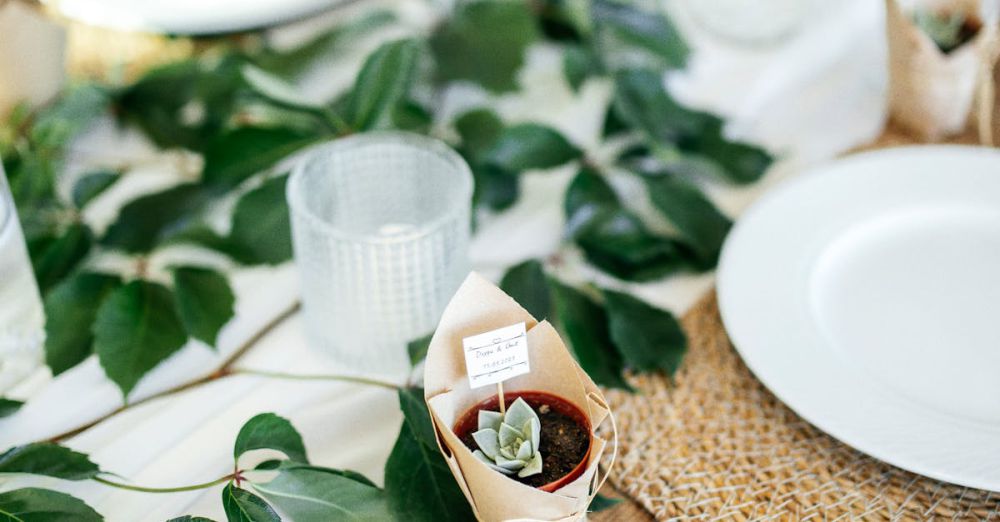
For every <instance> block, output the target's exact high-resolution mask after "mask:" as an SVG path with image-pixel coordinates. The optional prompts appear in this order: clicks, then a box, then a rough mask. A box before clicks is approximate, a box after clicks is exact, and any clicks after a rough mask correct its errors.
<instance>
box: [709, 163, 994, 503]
mask: <svg viewBox="0 0 1000 522" xmlns="http://www.w3.org/2000/svg"><path fill="white" fill-rule="evenodd" d="M718 296H719V308H720V311H721V313H722V319H723V322H724V324H725V326H726V329H727V331H728V333H729V335H730V337H731V339H732V340H733V344H734V345H735V346H736V349H737V350H738V351H739V353H740V355H741V356H742V357H743V359H744V361H746V363H747V365H748V366H749V367H750V369H751V370H752V371H753V372H754V374H756V376H757V377H758V378H759V379H760V380H761V381H762V382H763V383H764V384H765V385H766V386H767V387H768V388H769V389H770V390H771V391H772V392H773V393H774V394H775V395H776V396H778V398H780V399H781V400H782V401H784V402H785V404H787V405H788V406H789V407H791V408H792V409H793V410H795V412H796V413H798V414H799V415H800V416H801V417H803V418H804V419H806V420H807V421H809V422H810V423H812V424H814V425H815V426H817V427H818V428H820V429H822V430H823V431H825V432H827V433H829V434H830V435H833V436H834V437H836V438H838V439H840V440H841V441H843V442H845V443H846V444H848V445H850V446H853V447H854V448H856V449H858V450H860V451H862V452H864V453H867V454H869V455H871V456H873V457H876V458H878V459H880V460H883V461H885V462H888V463H890V464H893V465H896V466H898V467H900V468H903V469H906V470H909V471H913V472H915V473H919V474H922V475H926V476H928V477H932V478H935V479H939V480H943V481H947V482H951V483H954V484H959V485H963V486H969V487H974V488H980V489H987V490H993V491H1000V151H997V150H995V149H987V148H978V147H963V146H924V147H904V148H896V149H888V150H882V151H877V152H869V153H863V154H857V155H854V156H850V157H847V158H844V159H841V160H838V161H835V162H832V163H830V164H828V165H826V166H823V167H820V168H817V169H814V170H813V171H811V172H806V173H803V174H802V175H800V176H798V177H796V178H795V179H793V180H792V181H790V182H787V183H786V184H784V185H782V186H780V187H778V188H776V189H775V190H773V191H772V192H770V193H768V194H766V195H765V196H764V197H762V198H761V199H760V200H759V201H757V202H756V204H754V205H753V206H752V207H751V208H750V209H749V210H748V211H747V212H746V213H745V214H744V215H743V217H742V218H741V219H740V220H739V222H738V223H737V225H736V226H735V227H734V229H733V231H732V232H731V234H730V236H729V238H728V239H727V241H726V244H725V247H724V248H723V252H722V259H721V261H720V265H719V271H718Z"/></svg>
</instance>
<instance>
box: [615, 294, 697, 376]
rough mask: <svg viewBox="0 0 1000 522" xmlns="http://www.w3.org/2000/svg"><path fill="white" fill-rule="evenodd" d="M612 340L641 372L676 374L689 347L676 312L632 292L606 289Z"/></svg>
mask: <svg viewBox="0 0 1000 522" xmlns="http://www.w3.org/2000/svg"><path fill="white" fill-rule="evenodd" d="M604 308H605V310H607V313H608V326H609V328H610V330H611V340H612V341H613V342H614V344H615V346H616V347H618V351H619V352H621V354H622V356H623V357H624V358H625V363H626V364H627V365H628V366H629V367H631V368H635V369H636V370H639V371H657V370H663V371H665V372H667V374H668V375H673V374H674V372H676V371H677V368H679V367H680V365H681V361H682V360H683V359H684V352H685V351H686V350H687V337H686V336H685V335H684V330H682V329H681V325H680V324H679V323H678V322H677V319H675V318H674V316H673V314H671V313H670V312H668V311H666V310H661V309H659V308H655V307H653V306H650V305H649V304H647V303H646V302H644V301H640V300H639V299H636V298H634V297H632V296H630V295H628V294H623V293H621V292H614V291H611V290H604Z"/></svg>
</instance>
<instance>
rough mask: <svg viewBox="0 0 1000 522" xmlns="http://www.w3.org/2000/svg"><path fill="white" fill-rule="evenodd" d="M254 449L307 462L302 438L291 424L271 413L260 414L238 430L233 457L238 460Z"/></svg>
mask: <svg viewBox="0 0 1000 522" xmlns="http://www.w3.org/2000/svg"><path fill="white" fill-rule="evenodd" d="M255 449H273V450H277V451H280V452H282V453H284V454H285V455H287V456H288V458H290V459H292V460H294V461H296V462H304V463H308V462H309V459H308V458H307V457H306V447H305V445H304V444H303V443H302V436H301V435H299V432H298V431H297V430H296V429H295V427H294V426H292V423H291V422H288V420H287V419H285V418H283V417H279V416H277V415H275V414H273V413H261V414H259V415H257V416H255V417H253V418H252V419H250V420H248V421H247V422H246V424H244V425H243V427H242V428H240V433H239V435H237V436H236V444H235V445H234V446H233V457H234V458H235V459H239V458H240V455H243V454H244V453H246V452H248V451H250V450H255Z"/></svg>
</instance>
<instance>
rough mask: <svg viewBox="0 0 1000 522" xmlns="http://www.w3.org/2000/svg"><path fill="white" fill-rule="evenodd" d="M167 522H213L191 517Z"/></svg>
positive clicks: (208, 519) (187, 516)
mask: <svg viewBox="0 0 1000 522" xmlns="http://www.w3.org/2000/svg"><path fill="white" fill-rule="evenodd" d="M167 522H215V521H214V520H212V519H210V518H205V517H196V516H192V515H184V516H182V517H177V518H171V519H170V520H168V521H167Z"/></svg>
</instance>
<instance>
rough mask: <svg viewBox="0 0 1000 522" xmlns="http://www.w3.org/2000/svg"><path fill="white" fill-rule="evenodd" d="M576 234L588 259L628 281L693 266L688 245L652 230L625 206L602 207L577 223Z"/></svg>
mask: <svg viewBox="0 0 1000 522" xmlns="http://www.w3.org/2000/svg"><path fill="white" fill-rule="evenodd" d="M573 238H574V239H575V240H576V243H577V244H578V245H579V246H580V248H581V249H582V250H583V252H584V256H585V257H586V258H587V261H589V262H590V263H592V264H593V265H594V266H596V267H598V268H600V269H601V270H604V271H605V272H608V273H609V274H611V275H613V276H615V277H618V278H620V279H624V280H626V281H651V280H655V279H659V278H662V277H665V276H667V275H669V274H672V273H675V272H677V271H680V270H684V269H688V268H693V267H694V265H693V263H692V257H693V254H692V252H691V251H690V249H688V247H687V246H686V245H684V244H683V243H681V242H680V241H677V240H675V239H671V238H666V237H660V236H658V235H656V234H653V233H652V232H650V231H649V229H647V228H646V226H645V225H644V224H643V223H642V222H641V221H640V220H639V218H637V217H636V216H635V215H633V214H631V213H630V212H628V211H626V210H623V209H608V208H603V209H600V210H599V211H598V212H596V213H595V214H593V215H592V216H590V218H589V219H588V220H586V221H585V222H584V223H583V224H580V225H578V226H577V227H576V229H575V230H574V233H573Z"/></svg>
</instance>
